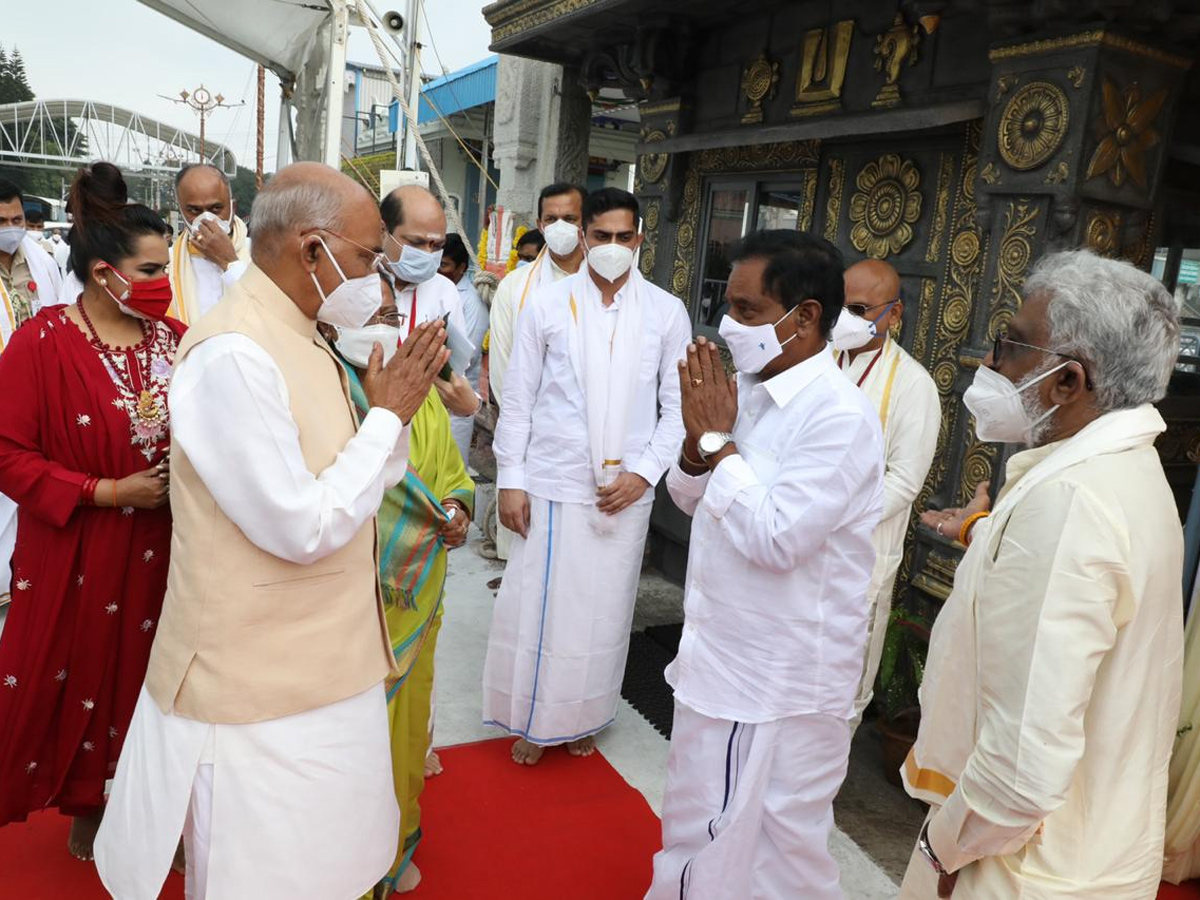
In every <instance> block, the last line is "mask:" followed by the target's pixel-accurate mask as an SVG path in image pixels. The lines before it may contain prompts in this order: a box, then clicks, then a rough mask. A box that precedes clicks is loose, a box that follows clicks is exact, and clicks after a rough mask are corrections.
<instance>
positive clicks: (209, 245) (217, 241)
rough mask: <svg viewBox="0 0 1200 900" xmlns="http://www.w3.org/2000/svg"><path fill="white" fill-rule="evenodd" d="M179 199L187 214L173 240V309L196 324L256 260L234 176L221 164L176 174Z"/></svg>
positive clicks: (187, 168) (193, 167) (185, 320)
mask: <svg viewBox="0 0 1200 900" xmlns="http://www.w3.org/2000/svg"><path fill="white" fill-rule="evenodd" d="M175 200H176V202H177V203H178V204H179V213H180V215H182V216H183V225H184V227H183V228H182V229H181V232H182V233H181V234H180V235H179V237H178V238H177V239H176V241H175V243H174V244H173V245H172V246H171V267H170V269H169V270H168V272H169V274H170V276H171V291H172V294H173V296H174V298H175V299H174V301H173V302H172V303H171V311H170V313H169V315H171V316H173V317H174V318H176V319H179V321H181V322H183V323H184V324H185V325H188V326H191V325H195V324H196V323H197V322H199V321H200V318H201V317H202V316H203V315H204V314H205V313H207V312H208V311H209V310H210V309H212V308H213V307H214V306H216V305H217V302H218V301H219V300H220V299H221V296H222V294H224V293H225V289H226V288H227V287H229V286H230V285H232V284H233V283H234V282H236V281H237V280H238V279H239V278H241V277H242V275H243V273H245V271H246V267H247V265H248V264H249V262H250V240H249V238H248V237H247V236H246V223H245V222H243V221H242V220H241V219H240V218H239V217H238V216H237V214H236V206H235V204H234V200H233V193H232V190H231V188H230V186H229V179H228V178H227V177H226V176H225V173H224V172H222V171H221V170H220V169H218V168H217V167H216V166H210V165H191V166H184V167H183V168H182V169H180V170H179V172H177V173H176V175H175Z"/></svg>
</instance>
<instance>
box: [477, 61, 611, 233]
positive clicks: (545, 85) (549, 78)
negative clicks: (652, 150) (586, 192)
mask: <svg viewBox="0 0 1200 900" xmlns="http://www.w3.org/2000/svg"><path fill="white" fill-rule="evenodd" d="M591 115H592V107H591V101H590V100H588V97H587V94H586V93H585V92H584V90H583V88H581V87H580V86H579V79H578V75H577V73H575V72H574V71H571V70H566V71H564V69H563V68H562V67H561V66H557V65H553V64H551V63H544V62H539V61H537V60H530V59H522V58H520V57H515V56H501V57H500V67H499V71H498V72H497V76H496V124H495V131H494V134H493V141H494V144H495V164H496V167H497V168H498V169H499V170H500V191H499V193H498V194H497V198H496V202H497V204H498V205H500V206H503V207H504V208H505V209H506V210H508V211H509V212H510V213H511V214H512V215H513V217H514V219H513V221H514V224H526V225H532V224H533V222H534V219H535V218H536V216H537V197H538V192H539V191H541V189H542V188H543V187H545V186H546V185H547V184H550V183H552V182H555V181H573V182H577V183H583V181H584V179H586V177H587V160H588V138H589V135H590V134H591Z"/></svg>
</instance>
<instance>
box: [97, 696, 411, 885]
mask: <svg viewBox="0 0 1200 900" xmlns="http://www.w3.org/2000/svg"><path fill="white" fill-rule="evenodd" d="M399 828H400V811H399V808H398V807H397V805H396V797H395V791H394V789H393V784H392V761H391V748H390V745H389V741H388V720H387V701H386V697H385V695H384V689H383V685H382V684H380V685H376V686H375V687H373V688H371V689H369V690H367V691H365V692H363V693H361V694H358V695H356V696H354V697H350V698H348V699H346V700H341V701H338V702H337V703H332V704H330V705H328V706H323V707H321V708H319V709H314V710H309V711H307V712H303V713H298V714H296V715H292V716H285V717H283V718H280V719H272V720H270V721H267V722H256V723H253V724H249V725H213V724H209V723H207V722H198V721H195V720H192V719H185V718H183V717H182V716H175V715H165V714H163V712H162V711H161V710H160V709H159V708H158V705H157V704H156V703H155V702H154V701H153V700H152V699H151V697H150V695H149V694H148V693H147V692H146V691H145V689H143V691H142V695H141V697H140V698H139V699H138V705H137V709H136V710H135V712H134V716H133V721H132V723H131V724H130V730H129V736H128V738H127V740H126V742H125V747H124V750H123V751H122V753H121V758H120V762H119V763H118V764H117V775H116V780H115V782H114V784H113V789H112V794H111V796H110V798H109V802H108V807H107V809H106V810H105V813H104V822H103V824H102V825H101V827H100V832H99V834H98V835H97V837H96V868H97V869H98V870H99V873H100V879H101V881H103V882H104V886H105V887H106V888H107V889H108V891H109V893H111V894H112V895H113V896H114V897H119V898H120V900H154V898H156V897H158V895H159V891H160V890H161V888H162V885H163V882H164V880H165V879H166V877H167V873H168V872H169V871H170V868H171V862H172V860H173V858H174V855H175V849H176V846H177V844H178V842H179V837H180V834H181V833H183V834H184V835H185V837H186V841H187V850H188V852H189V859H188V869H189V871H188V879H187V887H188V891H189V898H194V900H242V898H246V897H295V898H311V900H356V898H358V897H361V896H362V895H363V894H364V893H367V892H369V891H370V890H371V889H372V888H373V887H374V885H375V884H376V882H378V880H379V879H380V878H381V877H383V875H384V874H386V873H387V871H388V869H389V867H390V866H391V865H392V861H393V858H394V857H395V855H396V843H397V840H398V835H399Z"/></svg>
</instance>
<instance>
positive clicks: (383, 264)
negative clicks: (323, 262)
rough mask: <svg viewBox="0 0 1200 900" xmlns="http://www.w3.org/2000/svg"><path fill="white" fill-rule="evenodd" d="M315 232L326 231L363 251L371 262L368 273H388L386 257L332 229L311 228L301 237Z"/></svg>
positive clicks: (368, 264) (368, 265) (335, 261)
mask: <svg viewBox="0 0 1200 900" xmlns="http://www.w3.org/2000/svg"><path fill="white" fill-rule="evenodd" d="M314 231H324V232H325V233H326V234H330V235H333V236H334V237H335V238H338V239H340V240H343V241H345V242H346V243H347V244H350V245H352V246H354V247H357V248H358V249H359V250H361V251H362V254H361V255H363V256H366V257H367V258H368V259H369V260H370V261H369V262H368V263H367V271H368V272H378V273H379V274H381V275H382V274H384V273H385V272H387V270H388V268H387V257H386V256H384V255H383V254H382V253H376V252H375V251H374V250H372V249H371V248H370V247H364V246H363V245H362V244H360V243H359V242H358V241H356V240H354V239H353V238H348V237H346V236H345V235H344V234H339V233H338V232H336V231H334V230H333V229H332V228H309V229H306V230H305V231H302V232H300V234H301V235H306V234H312V233H313V232H314ZM334 264H335V265H336V264H337V260H336V259H335V260H334Z"/></svg>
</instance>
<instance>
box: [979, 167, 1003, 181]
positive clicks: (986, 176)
mask: <svg viewBox="0 0 1200 900" xmlns="http://www.w3.org/2000/svg"><path fill="white" fill-rule="evenodd" d="M979 177H980V178H982V179H983V180H984V181H986V182H987V183H988V184H995V183H996V182H998V181H999V180H1000V169H999V168H998V167H997V166H996V164H995V163H991V162H990V163H988V164H987V165H986V166H984V167H983V171H982V172H980V173H979Z"/></svg>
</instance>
